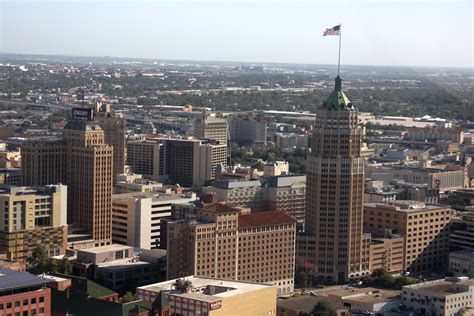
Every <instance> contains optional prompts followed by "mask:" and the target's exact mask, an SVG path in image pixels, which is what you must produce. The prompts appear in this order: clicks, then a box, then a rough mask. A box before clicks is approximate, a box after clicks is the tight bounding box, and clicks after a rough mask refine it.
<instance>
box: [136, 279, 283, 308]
mask: <svg viewBox="0 0 474 316" xmlns="http://www.w3.org/2000/svg"><path fill="white" fill-rule="evenodd" d="M276 293H277V288H276V286H274V285H271V284H261V283H254V282H248V281H233V280H229V279H217V278H208V277H199V276H188V277H185V278H182V279H173V280H169V281H166V282H162V283H157V284H151V285H147V286H142V287H139V288H137V296H138V298H139V299H142V300H144V301H147V302H149V303H154V302H155V301H156V300H157V299H158V300H163V299H161V296H165V300H166V302H167V304H168V306H169V307H170V314H171V315H188V316H194V315H209V316H220V315H222V316H224V315H226V316H227V315H252V316H268V315H276V309H277V308H276V305H277V299H276V297H277V296H276Z"/></svg>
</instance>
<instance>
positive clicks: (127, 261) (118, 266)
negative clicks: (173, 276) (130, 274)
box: [97, 258, 151, 270]
mask: <svg viewBox="0 0 474 316" xmlns="http://www.w3.org/2000/svg"><path fill="white" fill-rule="evenodd" d="M150 264H151V263H150V262H146V261H140V260H133V259H132V258H124V259H120V260H114V261H109V262H103V263H98V264H97V267H99V268H106V269H107V270H124V269H128V268H130V267H137V266H146V265H150Z"/></svg>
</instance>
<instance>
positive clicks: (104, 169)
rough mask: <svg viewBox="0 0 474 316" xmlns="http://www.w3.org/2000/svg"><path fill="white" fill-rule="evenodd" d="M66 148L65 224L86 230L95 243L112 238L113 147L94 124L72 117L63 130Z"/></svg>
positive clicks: (109, 241) (102, 243)
mask: <svg viewBox="0 0 474 316" xmlns="http://www.w3.org/2000/svg"><path fill="white" fill-rule="evenodd" d="M63 137H64V141H65V143H66V148H67V159H66V170H67V177H66V179H67V180H66V183H67V184H68V188H69V190H68V223H70V224H72V225H74V227H80V228H84V229H87V230H88V231H89V232H90V234H91V237H92V239H93V240H95V241H96V245H99V246H102V245H107V244H110V243H111V241H112V183H113V182H112V181H113V180H112V172H113V148H112V146H110V145H106V144H105V143H104V131H103V130H102V129H101V128H100V126H99V125H98V124H97V123H94V122H88V121H81V120H72V121H69V122H68V123H67V125H66V127H65V128H64V132H63Z"/></svg>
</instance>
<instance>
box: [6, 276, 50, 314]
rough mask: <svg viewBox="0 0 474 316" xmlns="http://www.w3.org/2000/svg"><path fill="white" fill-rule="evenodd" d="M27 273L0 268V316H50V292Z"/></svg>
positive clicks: (41, 282)
mask: <svg viewBox="0 0 474 316" xmlns="http://www.w3.org/2000/svg"><path fill="white" fill-rule="evenodd" d="M45 282H46V281H45V280H44V279H43V278H41V277H38V276H36V275H33V274H31V273H28V272H18V271H14V270H11V269H3V268H0V315H37V316H49V315H51V290H50V289H48V288H46V287H45Z"/></svg>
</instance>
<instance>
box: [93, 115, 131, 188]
mask: <svg viewBox="0 0 474 316" xmlns="http://www.w3.org/2000/svg"><path fill="white" fill-rule="evenodd" d="M95 121H96V122H97V123H99V125H100V127H101V128H102V129H103V130H104V143H105V144H107V145H111V146H113V148H114V159H113V160H114V165H113V178H114V180H115V179H116V177H117V175H118V174H122V173H124V171H125V160H126V142H125V125H126V122H125V118H123V116H121V115H113V114H112V113H110V111H106V110H101V111H98V112H96V116H95Z"/></svg>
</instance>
